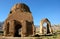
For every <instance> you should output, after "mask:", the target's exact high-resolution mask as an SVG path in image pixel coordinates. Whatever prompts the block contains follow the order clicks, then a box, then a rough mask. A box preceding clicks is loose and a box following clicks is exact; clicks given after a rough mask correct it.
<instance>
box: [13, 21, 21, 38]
mask: <svg viewBox="0 0 60 39" xmlns="http://www.w3.org/2000/svg"><path fill="white" fill-rule="evenodd" d="M21 28H22V25H21V23H20V22H18V21H15V33H14V37H21V33H20V34H19V32H21Z"/></svg>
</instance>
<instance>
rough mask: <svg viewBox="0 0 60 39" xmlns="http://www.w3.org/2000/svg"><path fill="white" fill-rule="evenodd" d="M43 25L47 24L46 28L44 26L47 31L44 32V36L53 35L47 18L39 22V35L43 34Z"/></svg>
mask: <svg viewBox="0 0 60 39" xmlns="http://www.w3.org/2000/svg"><path fill="white" fill-rule="evenodd" d="M44 23H47V26H46V27H47V30H46V31H47V32H46V34H49V33H53V30H52V28H51V23H50V21H49V20H48V19H47V18H45V19H42V20H41V22H40V34H44V29H43V24H44Z"/></svg>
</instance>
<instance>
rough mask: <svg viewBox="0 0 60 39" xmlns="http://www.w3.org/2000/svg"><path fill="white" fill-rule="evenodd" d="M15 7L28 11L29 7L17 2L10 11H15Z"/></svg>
mask: <svg viewBox="0 0 60 39" xmlns="http://www.w3.org/2000/svg"><path fill="white" fill-rule="evenodd" d="M17 9H18V10H19V11H21V12H30V9H29V7H28V6H27V5H26V4H24V3H18V4H16V5H14V6H13V7H12V9H11V11H14V10H15V11H16V10H17Z"/></svg>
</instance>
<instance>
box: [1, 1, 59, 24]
mask: <svg viewBox="0 0 60 39" xmlns="http://www.w3.org/2000/svg"><path fill="white" fill-rule="evenodd" d="M16 3H25V4H26V5H28V6H29V8H30V11H31V12H32V16H33V18H34V19H33V20H34V24H35V25H40V21H41V20H42V19H43V18H48V19H49V21H50V22H51V24H60V0H0V21H1V22H3V21H5V20H6V18H7V16H8V14H9V12H10V9H11V8H12V6H13V5H14V4H16Z"/></svg>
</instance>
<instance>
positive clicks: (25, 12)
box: [3, 3, 35, 37]
mask: <svg viewBox="0 0 60 39" xmlns="http://www.w3.org/2000/svg"><path fill="white" fill-rule="evenodd" d="M3 30H4V36H11V37H26V36H30V35H34V34H35V29H34V22H33V17H32V14H31V12H30V10H29V7H28V6H27V5H26V4H23V3H20V4H16V5H14V6H13V7H12V9H11V11H10V14H9V16H8V18H7V19H6V20H5V22H4V25H3Z"/></svg>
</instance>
